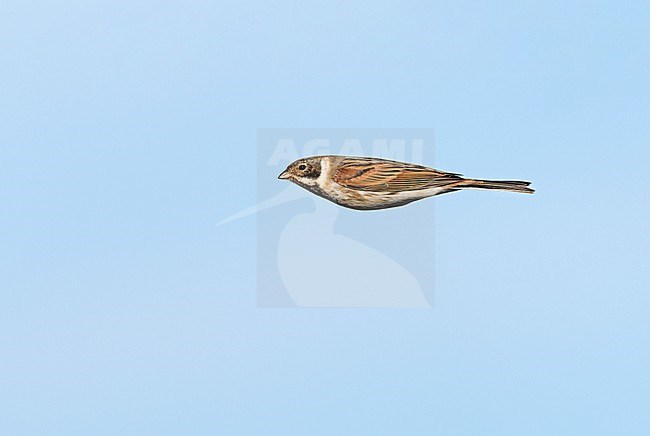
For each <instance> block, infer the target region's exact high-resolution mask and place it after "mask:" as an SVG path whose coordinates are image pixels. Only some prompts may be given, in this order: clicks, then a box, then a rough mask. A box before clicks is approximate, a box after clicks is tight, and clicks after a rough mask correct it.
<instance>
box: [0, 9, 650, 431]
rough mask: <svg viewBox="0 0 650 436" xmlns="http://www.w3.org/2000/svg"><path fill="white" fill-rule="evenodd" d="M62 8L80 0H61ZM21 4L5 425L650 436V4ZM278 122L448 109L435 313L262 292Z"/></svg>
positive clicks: (4, 36)
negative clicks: (458, 177)
mask: <svg viewBox="0 0 650 436" xmlns="http://www.w3.org/2000/svg"><path fill="white" fill-rule="evenodd" d="M59 3H60V2H59ZM525 3H526V4H522V2H516V1H508V2H504V1H499V2H489V3H488V2H469V1H454V2H452V1H449V2H425V1H400V2H397V1H396V2H385V1H380V2H365V1H364V2H343V1H340V2H320V4H313V5H309V6H308V5H305V4H304V2H287V1H280V2H250V1H229V2H217V1H194V0H188V1H183V2H181V1H177V2H160V1H159V2H154V1H147V2H144V1H136V2H133V1H128V2H127V1H113V2H97V1H66V2H65V6H60V5H56V4H55V2H35V1H5V2H3V3H2V6H1V7H0V53H1V55H0V99H1V104H0V122H1V128H0V202H1V203H0V204H1V206H0V207H1V212H2V213H0V229H1V231H0V265H1V270H0V280H1V282H0V283H1V292H0V353H1V355H0V433H1V434H48V435H53V434H66V435H72V434H79V435H88V434H93V435H102V434H120V435H124V434H138V435H140V434H156V435H160V434H216V433H221V434H252V433H262V434H273V433H275V434H292V433H297V434H379V433H386V434H390V433H392V434H417V433H428V434H572V435H573V434H648V433H649V432H650V399H649V395H650V394H649V392H650V372H649V371H648V368H650V347H649V345H648V337H649V335H650V292H649V291H650V269H649V268H648V254H649V253H648V247H649V245H650V244H649V243H650V217H649V215H650V214H649V207H648V198H649V196H648V185H649V180H648V174H649V172H648V162H650V148H649V144H650V124H649V123H648V120H649V119H650V49H649V47H650V30H649V29H650V28H649V27H648V23H649V22H650V8H648V5H647V2H645V1H629V2H614V1H608V2H603V1H590V2H586V1H584V2H568V3H567V2H559V1H546V2H535V3H532V2H525ZM258 127H431V128H434V129H436V165H437V166H439V167H440V168H443V169H447V170H450V171H459V172H463V173H465V174H472V175H477V176H486V177H487V176H492V177H495V178H496V177H506V178H524V179H529V180H533V181H534V186H535V187H536V188H537V189H538V194H536V196H535V197H534V201H520V200H521V199H520V198H518V197H516V196H514V195H510V194H501V193H492V192H487V193H486V192H468V193H460V194H454V195H453V196H451V195H450V196H447V197H441V198H440V199H437V200H435V201H436V220H435V228H434V226H433V225H432V226H431V228H423V229H421V231H423V232H431V231H435V232H436V240H437V243H436V244H437V245H436V274H437V289H436V306H435V308H434V309H433V310H397V309H386V310H376V309H366V310H352V309H350V310H329V309H313V310H307V309H258V308H256V304H255V301H256V289H255V265H256V264H255V256H256V253H255V251H256V244H255V241H256V236H255V218H254V217H250V218H248V219H246V220H242V221H238V222H236V223H232V224H231V225H229V226H228V227H216V226H215V223H216V222H218V221H219V220H220V219H222V218H224V217H226V216H228V215H230V214H232V213H234V212H236V211H238V210H241V209H243V208H245V207H247V206H249V205H251V204H253V203H254V202H255V201H256V198H255V184H256V180H255V172H254V171H253V170H252V169H253V168H255V159H256V156H255V140H256V139H255V134H256V129H257V128H258Z"/></svg>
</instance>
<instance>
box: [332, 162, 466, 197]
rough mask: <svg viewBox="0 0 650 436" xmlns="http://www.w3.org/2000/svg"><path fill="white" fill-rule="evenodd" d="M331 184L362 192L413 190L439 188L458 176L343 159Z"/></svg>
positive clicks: (442, 172) (417, 168)
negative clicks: (333, 182)
mask: <svg viewBox="0 0 650 436" xmlns="http://www.w3.org/2000/svg"><path fill="white" fill-rule="evenodd" d="M333 177H334V181H335V182H336V183H338V184H339V185H341V186H345V187H346V188H351V189H358V190H362V191H375V192H381V191H416V190H419V189H426V188H434V187H442V186H446V185H449V184H452V183H456V182H458V181H459V180H462V178H461V177H460V175H458V174H453V173H447V172H444V171H438V170H434V169H431V168H427V167H424V166H421V165H414V164H407V163H402V162H394V161H389V160H383V159H356V158H355V159H345V160H344V161H342V162H341V163H340V164H339V167H338V168H337V170H336V172H335V173H334V176H333Z"/></svg>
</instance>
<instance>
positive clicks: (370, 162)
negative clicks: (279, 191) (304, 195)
mask: <svg viewBox="0 0 650 436" xmlns="http://www.w3.org/2000/svg"><path fill="white" fill-rule="evenodd" d="M278 178H279V179H286V180H290V181H291V182H293V183H295V184H296V185H298V186H300V187H302V188H304V189H306V190H308V191H309V192H311V193H313V194H316V195H318V196H320V197H323V198H325V199H327V200H329V201H331V202H334V203H336V204H338V205H340V206H343V207H347V208H350V209H357V210H376V209H388V208H391V207H397V206H404V205H405V204H408V203H411V202H413V201H417V200H421V199H423V198H427V197H433V196H434V195H440V194H446V193H448V192H456V191H459V190H461V189H497V190H501V191H511V192H520V193H524V194H532V193H533V192H535V191H534V190H533V189H531V188H529V187H528V185H530V182H522V181H516V180H479V179H466V178H464V177H462V176H461V175H460V174H456V173H448V172H445V171H440V170H434V169H433V168H428V167H425V166H422V165H416V164H411V163H405V162H397V161H393V160H386V159H379V158H374V157H351V156H312V157H305V158H302V159H298V160H297V161H295V162H293V163H292V164H291V165H289V166H288V167H287V169H286V170H285V171H283V172H282V174H280V175H279V176H278Z"/></svg>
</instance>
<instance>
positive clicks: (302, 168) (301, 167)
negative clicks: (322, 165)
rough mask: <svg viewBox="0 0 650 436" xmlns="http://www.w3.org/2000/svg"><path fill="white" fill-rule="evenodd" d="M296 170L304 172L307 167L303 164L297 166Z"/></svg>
mask: <svg viewBox="0 0 650 436" xmlns="http://www.w3.org/2000/svg"><path fill="white" fill-rule="evenodd" d="M298 169H299V170H300V171H305V170H306V169H307V165H305V164H302V165H299V166H298Z"/></svg>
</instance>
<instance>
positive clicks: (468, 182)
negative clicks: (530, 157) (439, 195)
mask: <svg viewBox="0 0 650 436" xmlns="http://www.w3.org/2000/svg"><path fill="white" fill-rule="evenodd" d="M528 185H530V182H522V181H519V180H475V179H463V180H462V181H461V182H459V183H458V184H455V185H454V188H461V189H466V188H469V189H498V190H500V191H511V192H520V193H522V194H532V193H534V192H535V190H534V189H532V188H529V187H528Z"/></svg>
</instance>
